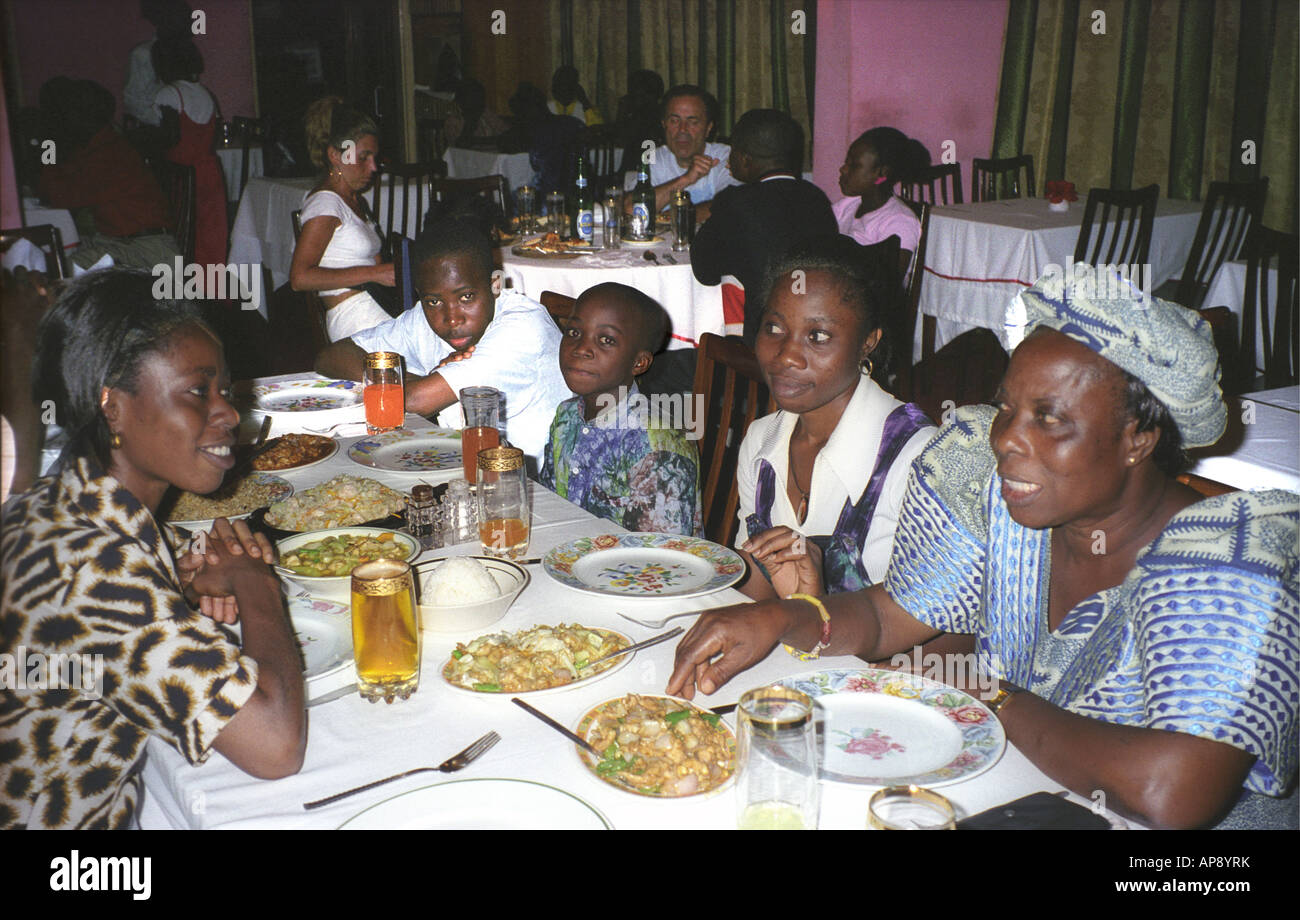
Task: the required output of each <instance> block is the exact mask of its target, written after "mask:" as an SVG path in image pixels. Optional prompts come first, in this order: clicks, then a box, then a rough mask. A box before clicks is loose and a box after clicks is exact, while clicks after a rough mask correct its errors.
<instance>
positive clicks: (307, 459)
mask: <svg viewBox="0 0 1300 920" xmlns="http://www.w3.org/2000/svg"><path fill="white" fill-rule="evenodd" d="M338 449H339V442H338V441H336V440H334V439H333V438H327V437H323V436H322V435H318V434H297V433H296V434H283V435H280V436H279V437H278V438H272V439H271V440H270V441H268V442H267V443H266V445H265V450H263V451H262V452H261V453H259V454H258V455H257V456H256V457H254V458H253V461H252V466H253V469H255V470H262V471H277V472H283V471H284V470H304V469H306V468H307V467H309V466H315V465H316V464H318V463H324V462H325V461H326V460H328V459H329V458H330V457H332V456H334V455H335V454H336V453H338Z"/></svg>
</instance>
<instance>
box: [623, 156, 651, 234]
mask: <svg viewBox="0 0 1300 920" xmlns="http://www.w3.org/2000/svg"><path fill="white" fill-rule="evenodd" d="M654 231H655V187H654V186H653V185H651V184H650V165H649V164H648V163H642V164H641V167H640V169H638V170H637V174H636V188H635V189H633V190H632V220H631V223H630V226H629V228H628V233H629V235H630V236H631V237H632V238H633V239H637V240H648V239H650V238H651V237H652V236H654Z"/></svg>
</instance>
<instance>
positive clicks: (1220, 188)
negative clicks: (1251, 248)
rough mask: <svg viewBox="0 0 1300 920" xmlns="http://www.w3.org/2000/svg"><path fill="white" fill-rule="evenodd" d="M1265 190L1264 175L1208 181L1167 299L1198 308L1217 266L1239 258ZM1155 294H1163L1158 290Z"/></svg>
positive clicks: (1258, 213)
mask: <svg viewBox="0 0 1300 920" xmlns="http://www.w3.org/2000/svg"><path fill="white" fill-rule="evenodd" d="M1267 194H1268V179H1260V180H1259V181H1258V182H1211V183H1210V190H1209V192H1208V193H1207V194H1206V196H1205V207H1203V208H1202V209H1201V222H1200V223H1199V224H1197V225H1196V236H1195V237H1194V238H1193V240H1192V250H1191V252H1190V253H1188V255H1187V264H1186V265H1185V266H1183V272H1182V274H1181V275H1179V277H1178V282H1177V286H1176V287H1175V288H1174V290H1173V296H1172V298H1167V299H1172V300H1173V301H1174V302H1175V303H1180V304H1182V305H1183V306H1184V307H1189V308H1191V309H1193V310H1196V309H1198V308H1200V306H1201V303H1202V301H1204V299H1205V294H1206V291H1207V290H1208V289H1209V287H1210V281H1211V279H1213V278H1214V273H1215V272H1217V271H1218V270H1219V266H1221V265H1223V263H1224V262H1225V261H1230V260H1233V259H1240V258H1241V254H1242V252H1244V251H1245V248H1246V239H1247V237H1248V235H1249V232H1250V228H1251V227H1253V226H1255V225H1256V224H1258V223H1259V221H1260V215H1261V214H1263V211H1264V198H1265V196H1267ZM1172 285H1173V282H1170V283H1169V285H1161V288H1162V290H1164V289H1165V288H1167V287H1168V286H1172ZM1166 293H1168V291H1166ZM1156 295H1157V296H1164V295H1163V294H1162V293H1161V291H1159V290H1158V291H1156ZM1210 306H1213V304H1211V305H1210Z"/></svg>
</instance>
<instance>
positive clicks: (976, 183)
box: [970, 153, 1034, 201]
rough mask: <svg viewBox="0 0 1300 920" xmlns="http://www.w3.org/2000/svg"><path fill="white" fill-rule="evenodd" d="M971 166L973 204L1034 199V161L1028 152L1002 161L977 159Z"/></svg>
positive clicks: (971, 196)
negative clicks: (1012, 199)
mask: <svg viewBox="0 0 1300 920" xmlns="http://www.w3.org/2000/svg"><path fill="white" fill-rule="evenodd" d="M971 167H972V168H971V177H970V200H971V201H999V200H1001V199H1003V198H1033V197H1034V158H1033V156H1032V155H1030V154H1028V153H1025V154H1021V155H1020V156H1018V157H1004V158H1002V159H1000V160H993V159H990V160H981V159H979V158H976V159H974V160H972V161H971ZM1021 170H1023V171H1024V178H1023V179H1022V178H1021Z"/></svg>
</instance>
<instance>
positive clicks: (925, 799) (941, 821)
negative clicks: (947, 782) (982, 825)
mask: <svg viewBox="0 0 1300 920" xmlns="http://www.w3.org/2000/svg"><path fill="white" fill-rule="evenodd" d="M867 810H868V823H869V824H870V826H871V827H874V828H876V829H877V830H882V831H951V830H956V828H957V813H956V812H955V811H954V810H953V807H952V803H951V802H949V801H948V800H947V799H945V798H944V797H943V796H941V795H939V793H937V792H933V791H931V790H929V789H924V788H922V787H921V786H889V787H888V788H885V789H880V790H878V791H877V792H874V793H872V796H871V801H870V802H869V803H868V805H867Z"/></svg>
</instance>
